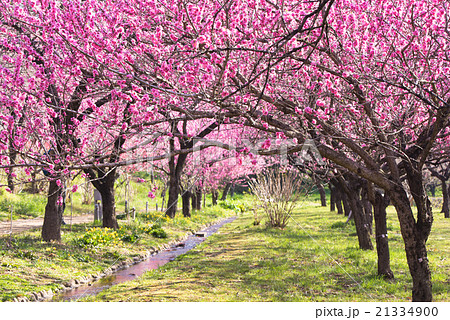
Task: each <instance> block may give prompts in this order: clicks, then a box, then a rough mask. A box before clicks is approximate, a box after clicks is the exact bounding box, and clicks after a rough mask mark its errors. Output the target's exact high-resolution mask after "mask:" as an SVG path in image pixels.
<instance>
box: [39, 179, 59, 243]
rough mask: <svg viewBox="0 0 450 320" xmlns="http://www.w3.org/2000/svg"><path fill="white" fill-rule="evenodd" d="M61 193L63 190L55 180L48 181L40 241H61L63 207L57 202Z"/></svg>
mask: <svg viewBox="0 0 450 320" xmlns="http://www.w3.org/2000/svg"><path fill="white" fill-rule="evenodd" d="M62 192H63V190H62V188H61V187H59V186H58V184H57V183H56V179H52V180H50V182H49V186H48V197H47V204H46V206H45V215H44V224H43V225H42V239H43V240H44V241H47V242H49V241H61V222H62V213H63V206H62V205H61V204H58V200H60V198H61V197H62Z"/></svg>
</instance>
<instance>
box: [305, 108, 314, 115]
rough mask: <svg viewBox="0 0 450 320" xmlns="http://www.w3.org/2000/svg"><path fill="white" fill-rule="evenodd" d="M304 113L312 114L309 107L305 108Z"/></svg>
mask: <svg viewBox="0 0 450 320" xmlns="http://www.w3.org/2000/svg"><path fill="white" fill-rule="evenodd" d="M305 112H306V113H309V114H312V113H313V110H312V109H311V108H310V107H306V108H305Z"/></svg>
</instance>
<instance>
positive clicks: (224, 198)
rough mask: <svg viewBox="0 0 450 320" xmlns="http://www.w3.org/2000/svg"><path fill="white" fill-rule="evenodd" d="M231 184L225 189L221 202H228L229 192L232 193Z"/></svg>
mask: <svg viewBox="0 0 450 320" xmlns="http://www.w3.org/2000/svg"><path fill="white" fill-rule="evenodd" d="M230 188H231V183H227V184H226V186H225V188H224V189H223V193H222V198H220V200H222V201H225V200H227V195H228V192H229V191H230Z"/></svg>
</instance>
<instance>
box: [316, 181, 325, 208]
mask: <svg viewBox="0 0 450 320" xmlns="http://www.w3.org/2000/svg"><path fill="white" fill-rule="evenodd" d="M316 186H317V189H318V190H319V194H320V205H321V206H322V207H326V206H327V197H326V193H325V189H324V188H323V186H322V184H320V183H316Z"/></svg>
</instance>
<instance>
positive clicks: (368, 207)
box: [361, 192, 373, 235]
mask: <svg viewBox="0 0 450 320" xmlns="http://www.w3.org/2000/svg"><path fill="white" fill-rule="evenodd" d="M362 195H363V197H362V199H361V201H362V205H363V208H364V216H365V219H366V223H367V225H368V226H367V227H368V229H369V233H370V234H371V235H372V234H373V212H372V203H370V201H369V199H368V197H367V193H366V192H363V194H362Z"/></svg>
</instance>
